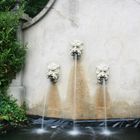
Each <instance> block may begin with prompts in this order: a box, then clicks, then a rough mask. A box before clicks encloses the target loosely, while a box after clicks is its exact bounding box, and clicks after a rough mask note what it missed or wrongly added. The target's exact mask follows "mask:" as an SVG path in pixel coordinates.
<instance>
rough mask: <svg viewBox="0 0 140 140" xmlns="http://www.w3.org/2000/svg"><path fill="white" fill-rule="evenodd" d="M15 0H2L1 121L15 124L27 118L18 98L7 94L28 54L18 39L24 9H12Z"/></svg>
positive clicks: (0, 13)
mask: <svg viewBox="0 0 140 140" xmlns="http://www.w3.org/2000/svg"><path fill="white" fill-rule="evenodd" d="M15 1H16V0H0V11H2V12H0V121H2V120H6V121H8V122H9V123H10V124H11V125H14V126H15V125H18V124H20V123H21V122H24V121H25V120H26V119H27V118H26V115H25V111H24V110H23V109H22V108H20V107H19V106H18V105H17V103H16V100H15V99H13V98H12V97H9V96H8V95H7V89H8V87H9V84H10V83H11V81H12V79H14V78H15V77H16V73H18V72H19V71H20V70H21V69H22V68H23V66H24V61H25V54H26V48H25V47H24V46H23V45H22V44H21V43H20V42H19V41H18V40H17V29H18V26H19V21H20V17H21V15H22V12H23V10H22V9H18V10H17V11H13V10H12V9H13V7H14V6H15ZM1 127H2V125H1Z"/></svg>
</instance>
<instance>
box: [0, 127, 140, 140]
mask: <svg viewBox="0 0 140 140" xmlns="http://www.w3.org/2000/svg"><path fill="white" fill-rule="evenodd" d="M71 130H72V128H61V127H57V128H48V129H47V131H46V132H44V133H37V132H38V128H37V127H34V128H24V129H23V128H22V129H18V130H13V131H11V132H9V133H7V134H5V135H2V136H0V140H140V128H108V130H109V132H110V134H108V135H105V134H103V129H102V128H94V127H79V128H78V130H77V131H78V134H73V135H72V134H71V133H70V132H71Z"/></svg>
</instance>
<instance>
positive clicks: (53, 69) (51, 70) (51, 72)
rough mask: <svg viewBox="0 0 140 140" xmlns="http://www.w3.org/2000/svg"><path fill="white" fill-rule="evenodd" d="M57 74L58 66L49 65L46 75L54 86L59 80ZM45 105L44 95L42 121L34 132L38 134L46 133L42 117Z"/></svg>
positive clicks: (45, 98)
mask: <svg viewBox="0 0 140 140" xmlns="http://www.w3.org/2000/svg"><path fill="white" fill-rule="evenodd" d="M59 73H60V66H59V65H57V64H55V63H51V64H49V65H48V73H47V78H48V79H50V81H51V83H52V84H56V83H57V81H58V79H59ZM46 103H47V94H45V97H44V105H43V113H42V119H41V128H39V129H37V130H35V132H36V133H38V134H43V133H46V132H47V131H46V130H45V128H44V117H45V111H46Z"/></svg>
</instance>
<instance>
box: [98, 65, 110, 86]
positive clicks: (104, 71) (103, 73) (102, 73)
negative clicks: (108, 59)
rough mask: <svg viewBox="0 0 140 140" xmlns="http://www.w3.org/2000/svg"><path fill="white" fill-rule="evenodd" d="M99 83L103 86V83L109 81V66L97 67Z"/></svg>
mask: <svg viewBox="0 0 140 140" xmlns="http://www.w3.org/2000/svg"><path fill="white" fill-rule="evenodd" d="M96 75H97V82H98V83H99V84H103V81H105V82H106V81H108V78H109V67H108V66H107V65H103V64H101V65H99V66H97V67H96Z"/></svg>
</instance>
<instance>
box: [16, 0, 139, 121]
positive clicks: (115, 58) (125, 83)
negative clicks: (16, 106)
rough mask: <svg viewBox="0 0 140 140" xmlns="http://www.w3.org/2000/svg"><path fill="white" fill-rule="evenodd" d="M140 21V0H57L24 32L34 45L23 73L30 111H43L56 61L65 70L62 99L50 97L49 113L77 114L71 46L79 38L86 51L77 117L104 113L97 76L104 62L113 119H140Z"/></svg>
mask: <svg viewBox="0 0 140 140" xmlns="http://www.w3.org/2000/svg"><path fill="white" fill-rule="evenodd" d="M139 23H140V1H139V0H86V1H82V0H79V1H78V0H75V2H74V1H72V0H58V1H56V3H55V5H53V7H52V8H51V9H50V11H49V12H48V13H47V14H46V15H45V16H44V17H43V18H42V19H41V20H40V21H39V22H37V23H36V24H34V25H33V26H31V27H30V28H26V29H24V30H23V35H24V43H25V44H27V45H28V53H27V58H26V65H25V70H24V76H23V85H24V87H25V89H26V92H25V93H26V95H25V97H26V99H25V100H26V103H27V105H28V108H29V111H28V113H29V114H35V115H42V110H43V106H44V103H43V102H44V100H45V98H47V97H48V95H49V94H50V90H52V88H53V87H52V85H51V83H50V81H49V79H47V78H46V75H47V66H48V65H49V64H50V63H51V62H55V63H57V64H59V65H60V67H61V74H60V79H59V81H58V83H56V85H55V87H54V88H55V89H53V90H52V93H53V95H55V94H58V95H57V96H58V97H54V96H52V97H50V96H49V99H50V100H51V101H50V100H49V101H47V105H52V103H50V102H54V104H55V105H54V106H53V107H52V111H51V106H49V109H48V106H47V107H46V112H45V113H46V116H49V117H61V118H63V117H65V118H73V111H72V110H73V100H72V98H73V92H72V89H73V85H72V83H73V78H72V77H73V74H72V69H73V64H74V61H73V59H72V57H71V56H70V51H69V50H70V47H71V46H70V43H71V42H72V41H73V40H80V41H82V42H83V43H84V48H83V49H84V51H83V55H82V58H81V60H80V63H79V66H78V70H77V78H79V79H78V80H79V81H78V82H77V83H78V84H77V86H78V87H79V88H77V112H78V114H77V115H76V118H78V119H99V118H103V117H104V114H103V111H104V105H102V104H101V102H102V101H103V98H102V89H100V88H101V87H99V85H98V84H97V80H96V66H98V65H99V64H101V63H105V64H107V65H109V67H110V77H109V81H108V84H107V93H108V97H107V99H108V106H107V107H108V109H107V110H108V117H109V118H131V117H134V118H135V117H140V24H139ZM54 91H55V93H54ZM15 96H18V95H15ZM48 102H49V103H48ZM98 102H99V103H98ZM54 108H56V110H55V109H54ZM48 110H49V111H48Z"/></svg>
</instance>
